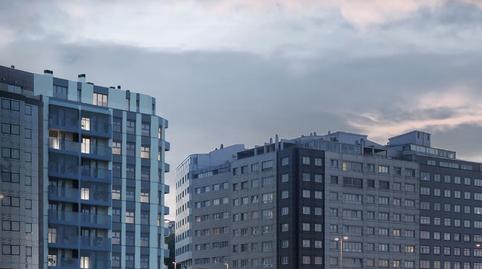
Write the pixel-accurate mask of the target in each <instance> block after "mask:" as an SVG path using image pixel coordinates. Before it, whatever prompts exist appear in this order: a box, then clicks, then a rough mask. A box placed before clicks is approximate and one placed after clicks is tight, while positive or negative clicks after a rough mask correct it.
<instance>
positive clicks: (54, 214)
mask: <svg viewBox="0 0 482 269" xmlns="http://www.w3.org/2000/svg"><path fill="white" fill-rule="evenodd" d="M48 222H49V223H53V224H62V225H78V224H79V213H77V212H67V211H60V210H59V211H56V210H49V219H48Z"/></svg>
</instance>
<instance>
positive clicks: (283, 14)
mask: <svg viewBox="0 0 482 269" xmlns="http://www.w3.org/2000/svg"><path fill="white" fill-rule="evenodd" d="M0 1H1V0H0ZM1 5H2V8H1V9H0V37H1V38H0V59H1V63H0V64H2V65H11V64H14V65H16V66H17V68H21V69H26V70H30V71H33V72H41V70H43V69H52V70H54V74H55V75H56V76H61V77H65V78H70V79H75V78H76V76H77V74H78V73H86V74H87V79H88V80H89V81H93V82H94V83H96V84H100V85H106V86H109V85H119V84H120V85H122V87H123V88H124V89H132V90H133V91H139V92H144V93H146V94H150V95H153V96H155V97H156V98H157V100H158V104H159V106H158V110H159V111H158V112H159V113H160V114H161V115H163V116H165V117H166V118H167V119H169V120H170V128H169V130H168V133H167V136H168V139H169V140H170V142H171V143H172V149H171V151H170V152H168V154H167V160H168V162H170V163H171V167H173V168H174V167H176V166H177V164H178V163H179V162H181V161H182V160H183V159H184V158H185V157H186V155H187V154H190V153H194V152H206V151H209V150H211V149H213V148H215V147H217V146H219V144H220V143H224V144H225V145H227V144H234V143H246V144H247V145H248V146H252V145H254V144H261V143H263V142H265V141H267V140H268V139H269V137H272V136H274V135H275V134H279V135H280V136H281V137H286V138H291V137H295V136H298V135H301V134H303V133H305V134H306V133H309V132H312V131H317V132H318V133H324V132H327V131H328V130H347V131H355V132H364V133H367V134H368V135H369V136H370V137H372V138H375V139H376V140H378V141H380V142H382V143H383V142H386V139H387V137H388V136H391V135H395V134H398V133H401V132H404V131H408V130H410V129H413V128H420V129H424V130H427V131H431V132H433V133H434V136H433V140H434V144H435V146H439V147H445V148H449V149H457V150H458V153H459V156H461V157H462V158H477V159H479V160H481V161H482V147H481V146H480V134H482V105H480V104H479V103H480V102H478V100H481V99H482V89H481V85H482V77H481V76H480V70H482V11H481V9H480V8H482V7H481V5H480V2H479V1H476V0H460V1H448V0H427V1H420V0H419V1H416V0H392V1H382V0H372V1H362V0H345V1H343V0H340V1H335V0H326V1H309V0H300V1H275V0H273V1H254V0H253V1H241V0H233V1H221V0H213V1H209V2H206V1H203V2H200V1H188V0H181V1H143V2H142V4H140V2H136V1H116V2H113V1H102V2H98V1H51V2H48V3H46V2H42V3H40V2H38V1H14V2H8V3H6V2H3V3H1ZM173 174H174V173H170V174H169V175H168V181H169V182H172V181H173ZM169 203H170V204H171V205H173V203H174V199H173V195H171V196H169ZM171 212H175V210H171ZM171 217H172V216H171Z"/></svg>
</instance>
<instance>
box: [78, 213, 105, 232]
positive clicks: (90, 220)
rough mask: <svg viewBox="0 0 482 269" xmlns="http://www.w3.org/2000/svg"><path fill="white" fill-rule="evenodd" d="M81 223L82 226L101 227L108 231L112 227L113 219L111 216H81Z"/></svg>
mask: <svg viewBox="0 0 482 269" xmlns="http://www.w3.org/2000/svg"><path fill="white" fill-rule="evenodd" d="M80 221H81V225H82V226H87V227H99V228H106V229H108V228H109V227H111V222H112V218H111V216H109V215H94V214H86V213H84V214H81V216H80Z"/></svg>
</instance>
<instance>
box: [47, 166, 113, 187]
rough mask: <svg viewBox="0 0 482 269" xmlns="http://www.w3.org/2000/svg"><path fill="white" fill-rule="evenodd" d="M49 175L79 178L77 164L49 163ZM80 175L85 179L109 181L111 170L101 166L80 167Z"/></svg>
mask: <svg viewBox="0 0 482 269" xmlns="http://www.w3.org/2000/svg"><path fill="white" fill-rule="evenodd" d="M49 176H52V177H59V178H70V179H78V178H79V165H78V164H74V163H71V164H63V165H61V164H58V163H57V164H55V163H50V164H49ZM80 177H81V178H82V179H83V180H86V181H92V182H102V183H111V179H112V171H110V170H108V169H103V168H92V167H81V171H80Z"/></svg>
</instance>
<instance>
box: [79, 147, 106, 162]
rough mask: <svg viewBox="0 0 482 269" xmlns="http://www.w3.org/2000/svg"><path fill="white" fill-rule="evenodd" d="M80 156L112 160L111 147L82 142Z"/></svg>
mask: <svg viewBox="0 0 482 269" xmlns="http://www.w3.org/2000/svg"><path fill="white" fill-rule="evenodd" d="M82 157H87V158H92V159H98V160H103V161H110V160H112V149H111V148H110V147H106V146H94V145H90V146H89V145H85V144H82Z"/></svg>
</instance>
